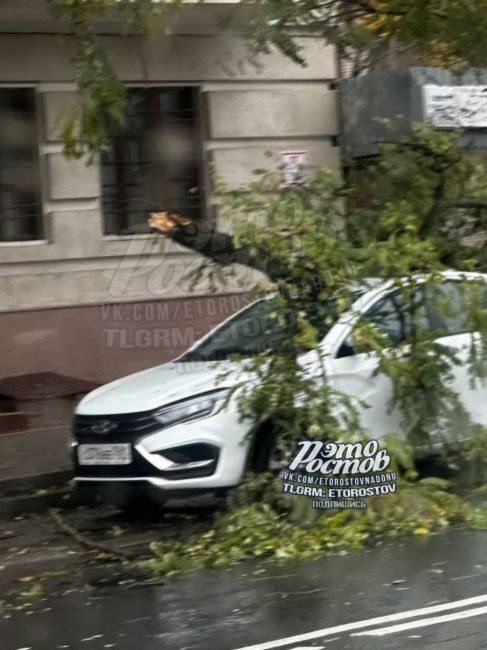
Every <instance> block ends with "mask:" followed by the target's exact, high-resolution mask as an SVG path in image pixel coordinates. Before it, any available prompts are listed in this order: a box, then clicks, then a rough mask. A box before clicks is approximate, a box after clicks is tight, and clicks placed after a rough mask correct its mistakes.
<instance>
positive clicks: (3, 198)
mask: <svg viewBox="0 0 487 650" xmlns="http://www.w3.org/2000/svg"><path fill="white" fill-rule="evenodd" d="M35 99H36V98H35V92H34V89H33V88H0V241H25V240H29V239H42V235H43V233H42V203H41V189H40V188H41V183H40V173H39V153H38V134H37V119H36V101H35Z"/></svg>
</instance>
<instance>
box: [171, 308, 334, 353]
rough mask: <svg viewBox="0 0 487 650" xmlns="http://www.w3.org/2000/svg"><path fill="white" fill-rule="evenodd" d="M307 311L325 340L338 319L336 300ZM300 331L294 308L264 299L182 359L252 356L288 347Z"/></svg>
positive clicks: (237, 316)
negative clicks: (286, 307)
mask: <svg viewBox="0 0 487 650" xmlns="http://www.w3.org/2000/svg"><path fill="white" fill-rule="evenodd" d="M306 315H307V319H308V321H309V322H310V323H311V324H312V325H313V326H314V327H315V328H316V330H317V334H318V339H319V340H321V339H322V338H323V337H324V336H325V334H326V333H327V331H328V330H329V329H330V327H331V325H332V324H333V322H334V321H335V320H336V317H337V308H336V300H335V299H333V298H331V299H329V300H325V301H323V302H320V303H315V304H314V305H313V307H312V308H310V309H309V310H308V312H307V314H306ZM296 332H297V325H296V319H295V316H294V313H293V312H292V311H291V310H284V309H281V308H278V307H277V299H276V298H270V299H262V300H259V301H257V302H255V303H253V304H252V305H250V306H249V307H247V308H245V309H243V310H242V311H240V312H238V313H237V314H236V315H235V316H234V317H233V318H232V319H231V320H229V321H228V322H227V323H226V324H225V325H223V326H222V327H220V328H219V329H217V330H215V331H214V332H213V333H211V334H210V336H209V337H208V338H206V339H204V340H203V341H201V343H200V344H199V345H197V346H196V347H194V348H193V349H192V350H189V351H188V352H187V353H186V354H185V355H183V357H181V359H180V361H183V362H184V361H220V360H223V359H228V358H229V357H231V356H232V355H239V356H243V357H251V356H254V355H256V354H258V353H260V352H264V351H265V350H271V349H273V350H278V349H284V347H285V345H286V341H289V339H290V337H291V336H292V335H294V334H296ZM303 351H304V350H303Z"/></svg>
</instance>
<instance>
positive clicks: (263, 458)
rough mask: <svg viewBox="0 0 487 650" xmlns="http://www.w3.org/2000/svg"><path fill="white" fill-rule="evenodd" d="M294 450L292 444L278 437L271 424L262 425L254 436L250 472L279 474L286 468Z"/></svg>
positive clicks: (281, 436) (275, 428)
mask: <svg viewBox="0 0 487 650" xmlns="http://www.w3.org/2000/svg"><path fill="white" fill-rule="evenodd" d="M295 448H296V445H295V443H294V442H291V441H289V440H286V439H285V437H284V436H283V435H279V432H278V429H277V427H276V426H275V425H273V424H272V423H266V424H264V425H263V426H262V427H261V428H260V429H259V431H258V433H257V435H256V440H255V444H254V450H253V454H252V459H251V463H250V470H251V471H253V472H255V473H257V474H258V473H262V472H274V473H276V474H277V473H279V472H281V471H282V470H283V469H286V467H288V465H289V463H290V461H291V458H292V456H293V452H294V450H295Z"/></svg>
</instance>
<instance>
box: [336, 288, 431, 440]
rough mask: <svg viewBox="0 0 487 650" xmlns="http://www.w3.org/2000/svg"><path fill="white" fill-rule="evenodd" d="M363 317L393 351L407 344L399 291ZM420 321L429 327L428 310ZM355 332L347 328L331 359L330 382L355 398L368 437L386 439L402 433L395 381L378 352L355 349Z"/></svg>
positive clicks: (375, 304) (380, 300)
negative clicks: (394, 397)
mask: <svg viewBox="0 0 487 650" xmlns="http://www.w3.org/2000/svg"><path fill="white" fill-rule="evenodd" d="M418 291H420V290H418ZM363 314H364V316H365V317H366V318H367V320H368V321H370V322H372V323H374V325H375V326H376V327H377V328H378V329H379V330H380V331H381V332H382V333H383V334H384V335H385V336H386V338H387V339H388V340H389V341H390V348H391V349H392V348H397V347H398V346H404V345H405V341H406V339H407V333H408V315H407V311H406V308H405V305H404V302H403V300H402V298H401V296H400V295H399V293H398V292H397V291H392V292H389V293H388V294H386V295H385V296H384V295H382V296H381V297H379V298H377V299H376V300H375V301H374V302H372V304H371V305H369V306H368V307H367V308H366V309H365V310H364V311H363ZM417 318H418V319H420V321H421V323H420V324H421V325H423V326H424V325H429V319H428V317H427V315H426V310H425V308H424V307H421V309H420V310H418V315H417ZM353 329H354V324H353V323H350V324H349V325H348V326H347V327H345V328H344V330H343V333H342V336H341V340H339V341H338V342H337V345H336V350H335V353H334V354H332V355H331V357H329V358H328V360H327V375H328V378H329V381H330V383H331V385H332V386H334V387H335V388H336V389H337V390H338V391H341V392H343V393H344V394H345V395H348V396H349V397H351V398H352V402H353V403H354V405H355V407H356V409H357V410H358V412H359V414H360V416H361V422H362V426H363V428H364V429H365V430H366V432H367V433H368V435H370V436H371V437H374V438H382V437H383V436H385V435H386V434H388V433H400V430H401V426H400V425H401V419H402V415H401V413H400V411H399V410H398V409H397V408H394V407H393V406H392V395H393V387H392V383H391V380H390V379H389V377H388V376H387V375H385V374H384V373H381V372H379V360H378V356H377V354H376V353H375V352H372V351H369V352H357V351H356V350H354V344H353V341H352V332H353Z"/></svg>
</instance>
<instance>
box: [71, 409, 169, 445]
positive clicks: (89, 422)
mask: <svg viewBox="0 0 487 650" xmlns="http://www.w3.org/2000/svg"><path fill="white" fill-rule="evenodd" d="M162 428H163V425H162V424H161V423H160V422H158V421H157V420H156V418H155V417H154V412H153V411H150V412H146V413H123V414H117V415H75V416H74V422H73V435H74V436H75V438H77V439H78V440H79V441H80V442H87V443H90V442H91V443H100V442H103V441H106V442H108V441H110V442H116V441H119V442H133V441H135V440H137V439H138V438H140V437H141V436H145V435H148V434H150V433H154V432H156V431H160V430H161V429H162Z"/></svg>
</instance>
